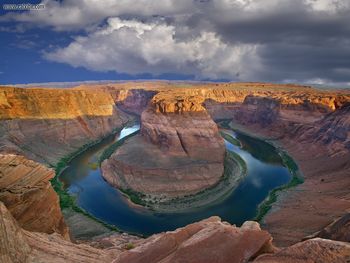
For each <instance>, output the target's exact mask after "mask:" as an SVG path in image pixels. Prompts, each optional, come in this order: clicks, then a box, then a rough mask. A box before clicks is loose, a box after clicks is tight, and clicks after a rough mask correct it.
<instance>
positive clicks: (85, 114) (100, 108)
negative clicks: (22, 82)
mask: <svg viewBox="0 0 350 263" xmlns="http://www.w3.org/2000/svg"><path fill="white" fill-rule="evenodd" d="M127 119H128V117H127V116H126V115H125V114H123V113H121V112H119V111H118V109H117V108H116V106H115V101H114V99H113V97H112V95H111V94H109V93H107V92H104V91H101V90H100V91H98V90H97V91H96V90H89V89H86V90H74V89H23V88H8V87H6V88H4V87H3V88H1V87H0V123H1V125H0V151H2V152H10V153H11V152H12V153H21V154H23V155H25V156H27V157H29V158H30V159H33V160H37V161H40V162H43V163H48V164H52V165H54V164H55V163H57V161H58V160H59V159H60V158H62V157H65V156H66V155H68V154H70V153H72V152H74V151H77V150H78V149H79V148H81V147H82V146H83V145H86V144H88V143H90V142H92V141H96V140H98V139H100V138H102V137H104V136H107V135H109V134H110V133H111V132H112V131H113V130H115V129H117V128H120V127H122V126H123V123H125V122H126V121H127ZM52 149H55V150H54V151H53V150H52Z"/></svg>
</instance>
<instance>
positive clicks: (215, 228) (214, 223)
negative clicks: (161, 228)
mask: <svg viewBox="0 0 350 263" xmlns="http://www.w3.org/2000/svg"><path fill="white" fill-rule="evenodd" d="M271 241H272V238H271V236H270V235H269V233H267V232H266V231H263V230H261V229H260V227H259V225H258V224H256V223H255V224H254V223H251V222H246V223H245V224H244V225H243V226H242V227H241V228H237V227H235V226H231V225H230V224H228V223H225V222H221V220H220V218H218V217H211V218H208V219H206V220H203V221H200V222H198V223H194V224H190V225H188V226H186V227H184V228H179V229H177V230H176V231H172V232H166V233H161V234H157V235H153V236H152V237H150V238H148V239H146V240H145V242H144V243H141V244H140V245H138V246H137V247H136V248H135V249H132V250H130V251H126V252H124V253H122V254H120V255H119V256H118V257H117V259H116V260H114V261H113V262H114V263H122V262H133V263H138V262H140V263H141V262H154V263H156V262H162V263H165V262H172V263H175V262H187V263H192V262H193V263H196V262H202V263H206V262H208V263H213V262H215V263H220V262H231V263H235V262H248V261H249V260H250V259H253V258H254V257H256V256H258V255H259V254H261V253H263V252H265V253H266V252H272V251H273V246H272V244H271Z"/></svg>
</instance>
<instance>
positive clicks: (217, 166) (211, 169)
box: [102, 93, 225, 198]
mask: <svg viewBox="0 0 350 263" xmlns="http://www.w3.org/2000/svg"><path fill="white" fill-rule="evenodd" d="M160 94H163V93H160ZM166 95H168V94H166ZM201 102H203V98H201V97H197V96H194V97H192V96H191V97H187V96H186V95H178V94H177V95H176V96H172V95H170V97H167V99H166V100H165V99H164V98H163V97H162V96H159V94H157V95H156V96H155V97H154V98H153V99H152V102H151V103H150V105H149V107H148V108H147V109H146V110H145V111H143V113H142V115H141V134H140V135H138V136H137V137H136V138H134V139H133V140H129V141H128V142H127V143H125V144H124V145H122V146H121V147H120V148H119V149H118V150H117V151H116V152H115V153H114V154H113V155H112V157H111V158H110V159H108V160H106V161H105V162H103V164H102V171H103V177H104V178H105V179H106V180H107V181H108V182H109V183H111V184H112V185H115V186H117V187H118V188H121V189H131V190H133V191H136V192H141V193H143V194H150V195H152V196H158V197H160V196H162V197H164V196H165V197H172V198H173V197H179V196H180V197H181V196H185V195H189V194H194V193H197V192H199V191H201V190H204V189H206V188H208V187H210V186H213V185H215V184H216V183H217V182H218V181H219V180H220V178H221V176H222V175H223V171H224V157H225V146H224V140H223V139H222V138H221V136H220V135H219V132H218V128H217V126H216V124H215V122H214V121H213V120H212V119H211V118H210V116H209V114H208V113H207V112H206V110H205V109H204V108H203V106H202V105H201Z"/></svg>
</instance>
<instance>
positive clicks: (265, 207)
mask: <svg viewBox="0 0 350 263" xmlns="http://www.w3.org/2000/svg"><path fill="white" fill-rule="evenodd" d="M281 158H282V160H283V164H284V165H285V166H286V167H287V168H288V169H289V171H290V172H291V174H292V176H293V177H292V179H291V180H290V182H289V183H287V184H285V185H282V186H280V187H277V188H275V189H273V190H271V191H270V193H269V195H268V196H267V198H266V199H265V200H264V202H262V203H261V204H260V205H259V208H258V213H257V215H256V217H255V219H254V220H256V221H261V220H262V219H263V218H264V216H265V215H266V214H267V213H268V212H269V211H270V209H271V208H272V205H273V203H274V202H276V201H277V197H278V193H279V192H281V191H284V190H287V189H290V188H292V187H295V186H297V185H299V184H302V183H304V179H303V178H302V176H301V175H300V173H299V170H298V166H297V164H296V163H295V162H294V160H293V159H292V158H291V157H290V156H289V155H288V154H286V153H285V152H281Z"/></svg>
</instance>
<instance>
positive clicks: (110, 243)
mask: <svg viewBox="0 0 350 263" xmlns="http://www.w3.org/2000/svg"><path fill="white" fill-rule="evenodd" d="M118 235H119V236H118ZM0 237H1V239H0V262H2V263H14V262H16V263H17V262H18V263H22V262H26V263H34V262H36V263H37V262H55V263H60V262H62V263H63V262H64V263H80V262H87V263H95V262H96V263H97V262H99V263H100V262H102V263H107V262H113V263H144V262H147V263H148V262H149V263H180V262H181V263H198V262H200V263H245V262H261V263H267V262H269V263H273V262H275V263H279V262H281V263H282V262H283V263H286V262H287V263H289V262H290V263H309V262H317V263H329V262H332V263H343V262H344V263H346V262H349V260H350V244H349V243H346V242H339V241H333V240H326V239H321V238H315V239H310V240H307V241H304V242H300V243H297V244H295V245H293V246H290V247H286V248H283V249H278V248H276V247H274V246H273V245H272V237H271V235H270V234H269V233H268V232H267V231H264V230H261V229H260V226H259V224H258V223H256V222H252V221H247V222H245V223H244V224H243V225H242V226H241V227H236V226H232V225H230V224H229V223H226V222H221V220H220V218H219V217H210V218H208V219H205V220H202V221H200V222H197V223H193V224H190V225H187V226H186V227H183V228H179V229H177V230H175V231H169V232H165V233H159V234H156V235H153V236H151V237H149V238H147V239H143V240H142V239H133V240H134V241H133V242H134V243H123V242H125V240H124V238H123V237H122V236H120V234H116V235H112V236H109V237H103V238H101V239H100V240H98V239H95V240H94V241H93V242H91V245H89V244H74V243H72V242H70V241H68V240H65V239H64V238H63V237H62V236H61V235H59V234H57V233H54V234H51V235H49V234H46V233H38V232H30V231H26V230H24V229H22V228H21V227H20V226H19V225H18V224H17V222H16V220H15V219H14V218H13V216H12V215H11V213H10V212H9V211H8V210H7V208H6V207H5V206H4V204H3V203H2V202H0ZM92 245H93V246H92ZM127 249H130V250H127Z"/></svg>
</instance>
